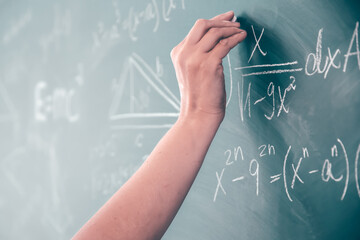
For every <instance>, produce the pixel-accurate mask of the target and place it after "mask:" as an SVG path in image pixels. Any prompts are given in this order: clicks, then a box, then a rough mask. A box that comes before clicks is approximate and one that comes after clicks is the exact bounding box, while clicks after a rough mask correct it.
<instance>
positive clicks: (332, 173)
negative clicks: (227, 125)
mask: <svg viewBox="0 0 360 240" xmlns="http://www.w3.org/2000/svg"><path fill="white" fill-rule="evenodd" d="M258 150H259V152H258V156H256V158H249V159H251V160H250V162H249V164H248V167H246V168H245V171H244V172H240V173H238V174H237V175H231V176H229V177H230V179H231V182H224V180H223V179H224V177H225V175H227V174H228V169H229V168H234V166H235V165H236V163H237V162H243V163H244V162H245V163H246V162H247V161H246V159H245V157H244V153H243V150H242V148H241V146H237V147H234V149H227V150H226V151H225V152H224V155H225V156H226V160H225V166H224V167H223V168H222V169H221V170H220V171H216V172H215V176H216V180H217V184H216V188H215V192H214V197H213V201H214V202H216V200H217V198H218V197H219V194H223V195H224V196H226V194H227V191H226V186H229V185H230V184H241V182H242V181H244V180H246V179H247V178H252V179H253V181H254V186H255V191H254V192H255V194H256V196H259V193H260V189H261V187H262V186H261V185H260V183H264V182H266V179H268V183H269V184H275V183H279V184H280V185H279V186H281V187H283V188H284V190H285V193H286V196H287V198H288V199H289V201H290V202H292V201H293V198H292V192H293V191H295V190H296V189H295V188H296V185H297V184H306V182H305V180H304V179H305V178H306V176H307V175H317V176H318V177H319V178H320V179H321V180H322V181H323V182H325V183H328V182H336V183H339V184H341V183H342V184H343V190H342V193H341V196H340V200H344V198H345V196H346V193H347V191H348V186H349V179H350V175H351V174H354V176H355V182H356V189H357V192H358V195H359V198H360V187H359V172H358V171H359V157H360V144H359V146H358V148H357V150H356V154H355V160H354V165H353V166H351V164H350V161H349V158H348V152H347V150H346V148H345V146H344V144H343V142H342V141H341V140H340V139H337V141H336V143H334V145H333V146H332V147H331V149H330V154H331V158H325V159H322V160H321V163H322V165H321V166H319V167H316V168H306V167H304V164H306V162H309V161H310V162H313V161H314V160H315V159H313V158H312V156H311V154H310V152H309V150H308V148H307V147H302V152H301V154H300V155H301V157H299V158H297V159H291V158H290V156H291V155H294V156H295V154H292V153H293V151H294V150H293V148H292V146H291V145H289V146H288V147H287V151H286V154H285V155H282V156H279V159H281V161H282V168H281V169H279V170H278V171H277V172H274V174H272V175H270V176H263V175H261V173H262V167H261V161H266V160H269V159H268V158H269V157H275V159H277V157H278V154H277V153H276V148H275V146H274V145H271V144H264V145H261V146H259V148H258ZM279 159H278V160H279ZM339 161H340V163H339ZM335 163H336V164H337V165H336V166H341V169H340V170H343V169H345V173H341V174H340V173H338V172H341V171H339V169H334V167H333V166H335ZM289 168H290V171H289V170H288V169H289ZM338 168H339V167H338ZM260 177H262V178H264V179H265V180H262V181H260Z"/></svg>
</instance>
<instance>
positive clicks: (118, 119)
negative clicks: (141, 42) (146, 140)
mask: <svg viewBox="0 0 360 240" xmlns="http://www.w3.org/2000/svg"><path fill="white" fill-rule="evenodd" d="M114 92H115V94H114V97H113V100H112V104H111V106H110V112H109V119H110V120H111V121H112V123H113V124H112V125H113V128H120V129H124V128H168V127H171V125H172V124H173V123H174V122H175V120H176V119H177V117H178V116H179V110H180V101H179V99H178V98H177V97H176V96H175V95H174V94H173V93H172V92H171V91H170V89H169V88H168V87H167V86H166V85H165V84H164V82H163V81H162V80H161V79H160V77H159V76H158V75H157V74H156V73H155V72H154V71H153V70H152V69H151V67H150V66H149V65H148V64H147V63H146V62H145V61H144V60H143V59H142V58H141V57H140V56H139V55H137V54H135V53H133V54H131V56H129V58H128V59H127V61H126V62H125V64H124V67H123V71H122V74H121V76H120V78H119V80H118V82H116V84H115V87H114Z"/></svg>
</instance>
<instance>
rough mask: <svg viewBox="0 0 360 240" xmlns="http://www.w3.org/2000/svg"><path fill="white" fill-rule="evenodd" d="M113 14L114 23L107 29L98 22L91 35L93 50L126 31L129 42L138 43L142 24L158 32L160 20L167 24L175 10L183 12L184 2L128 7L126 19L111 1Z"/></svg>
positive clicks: (153, 2) (153, 1) (175, 0)
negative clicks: (150, 25) (137, 7)
mask: <svg viewBox="0 0 360 240" xmlns="http://www.w3.org/2000/svg"><path fill="white" fill-rule="evenodd" d="M112 3H113V9H114V14H115V19H116V20H115V22H114V23H112V24H111V26H109V27H107V26H105V24H104V23H103V22H102V21H99V22H98V26H97V27H98V28H97V31H95V32H94V33H93V40H94V44H93V49H96V48H98V47H100V46H101V45H102V44H103V43H105V42H107V41H109V40H114V39H118V38H120V36H121V34H120V31H121V30H123V31H126V32H127V34H128V36H129V38H130V39H131V41H133V42H136V41H138V39H139V37H138V35H137V34H138V31H139V27H140V26H141V25H144V24H147V23H148V24H152V31H153V32H154V33H155V32H157V31H158V29H159V26H160V23H161V20H162V21H164V22H169V21H170V20H171V15H172V13H173V12H174V11H175V10H177V9H180V10H185V9H186V6H185V0H162V1H160V4H159V2H158V1H156V0H151V1H149V2H148V3H147V4H145V6H143V8H142V9H135V8H134V7H130V9H129V11H128V13H127V15H126V17H123V15H122V14H121V11H120V9H121V8H120V7H119V4H118V2H117V1H112Z"/></svg>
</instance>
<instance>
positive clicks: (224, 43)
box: [219, 38, 230, 47]
mask: <svg viewBox="0 0 360 240" xmlns="http://www.w3.org/2000/svg"><path fill="white" fill-rule="evenodd" d="M219 43H220V44H221V45H223V46H225V47H227V46H229V44H230V41H229V39H227V38H224V39H221V40H220V41H219Z"/></svg>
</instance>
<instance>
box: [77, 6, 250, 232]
mask: <svg viewBox="0 0 360 240" xmlns="http://www.w3.org/2000/svg"><path fill="white" fill-rule="evenodd" d="M233 17H234V13H233V12H231V11H230V12H227V13H224V14H220V15H218V16H215V17H214V18H212V19H210V20H205V19H200V20H198V21H197V22H196V23H195V25H194V27H193V28H192V29H191V30H190V32H189V34H188V35H187V36H186V38H185V39H184V40H183V41H182V42H180V43H179V44H178V45H177V46H176V47H174V49H173V50H172V51H171V58H172V61H173V63H174V67H175V71H176V76H177V79H178V82H179V87H180V95H181V110H180V117H179V119H178V121H177V122H176V124H175V125H174V126H173V127H172V128H171V129H170V131H169V132H168V133H167V134H166V135H165V136H164V137H163V138H162V140H161V141H160V142H159V143H158V145H157V146H156V148H155V149H154V151H153V152H152V153H151V155H150V156H149V158H148V159H147V160H146V161H145V163H144V164H143V165H142V166H141V168H140V169H139V170H138V171H137V172H136V173H135V174H134V176H132V177H131V178H130V179H129V181H128V182H127V183H126V184H125V185H124V186H123V187H121V189H119V190H118V191H117V192H116V193H115V194H114V196H113V197H112V198H111V199H110V200H109V201H108V202H107V203H106V204H105V205H104V206H103V207H102V208H101V209H100V210H99V211H98V212H97V213H96V214H95V215H94V216H93V217H92V218H91V219H90V220H89V222H88V223H86V224H85V225H84V226H83V227H82V228H81V229H80V231H79V232H78V233H77V234H76V235H75V239H159V238H160V237H161V236H162V235H163V234H164V232H165V231H166V229H167V227H168V226H169V224H170V223H171V221H172V219H173V218H174V216H175V214H176V212H177V211H178V209H179V207H180V205H181V203H182V202H183V200H184V198H185V196H186V194H187V193H188V191H189V189H190V187H191V184H192V183H193V181H194V179H195V177H196V175H197V173H198V171H199V169H200V167H201V164H202V162H203V161H204V158H205V155H206V152H207V150H208V148H209V146H210V143H211V141H212V139H213V138H214V136H215V133H216V131H217V129H218V127H219V125H220V123H221V121H222V119H223V117H224V115H225V102H226V94H225V83H224V73H223V67H222V59H223V58H224V57H225V56H226V55H227V54H228V53H229V51H230V50H231V49H232V48H233V47H235V46H236V45H237V44H238V43H239V42H241V41H242V40H244V38H245V37H246V32H244V31H243V30H241V29H239V27H240V24H239V23H237V22H232V21H231V19H233Z"/></svg>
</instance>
